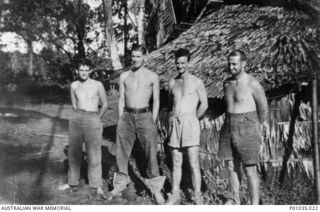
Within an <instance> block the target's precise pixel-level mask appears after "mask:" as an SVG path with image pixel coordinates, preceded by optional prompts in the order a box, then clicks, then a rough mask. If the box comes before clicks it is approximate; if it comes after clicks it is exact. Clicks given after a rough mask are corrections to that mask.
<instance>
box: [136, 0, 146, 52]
mask: <svg viewBox="0 0 320 212" xmlns="http://www.w3.org/2000/svg"><path fill="white" fill-rule="evenodd" d="M145 3H146V1H145V0H139V4H138V5H139V14H138V17H137V23H138V43H139V44H140V45H143V46H145V44H146V41H145V36H144V33H145V30H144V29H145V27H144V25H145Z"/></svg>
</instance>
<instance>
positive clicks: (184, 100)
mask: <svg viewBox="0 0 320 212" xmlns="http://www.w3.org/2000/svg"><path fill="white" fill-rule="evenodd" d="M189 60H190V53H189V51H188V50H186V49H179V50H177V51H176V53H175V61H176V68H177V71H178V76H177V77H176V78H174V79H171V80H170V82H169V102H170V103H169V105H172V113H171V115H170V120H169V121H170V123H169V124H170V141H169V143H168V145H169V146H170V147H171V155H172V161H173V170H172V178H173V186H172V193H171V195H170V196H169V199H168V201H167V204H170V205H172V204H178V203H179V202H180V182H181V176H182V162H183V152H185V153H187V155H188V158H189V160H188V162H189V165H190V168H191V177H192V182H193V187H194V203H195V204H201V191H200V189H201V175H200V166H199V144H200V125H199V121H198V119H199V118H200V117H201V116H202V115H203V114H204V113H205V111H206V109H207V107H208V99H207V94H206V89H205V87H204V84H203V82H202V81H201V79H199V78H198V77H196V76H194V75H192V74H190V73H189V69H188V62H189Z"/></svg>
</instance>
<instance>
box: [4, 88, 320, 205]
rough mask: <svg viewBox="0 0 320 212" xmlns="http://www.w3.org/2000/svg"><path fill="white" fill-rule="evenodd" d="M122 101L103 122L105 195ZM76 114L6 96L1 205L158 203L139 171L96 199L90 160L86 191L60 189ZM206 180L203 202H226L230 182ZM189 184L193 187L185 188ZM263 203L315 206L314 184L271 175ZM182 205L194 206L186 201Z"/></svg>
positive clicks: (112, 100)
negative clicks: (116, 191)
mask: <svg viewBox="0 0 320 212" xmlns="http://www.w3.org/2000/svg"><path fill="white" fill-rule="evenodd" d="M117 98H118V97H117V96H108V101H109V110H108V111H107V113H106V114H105V115H104V118H103V122H104V134H103V144H102V164H103V179H104V185H103V189H104V190H105V191H106V192H108V191H110V190H111V189H112V183H111V180H112V175H113V173H114V172H115V171H116V164H115V157H114V151H115V130H116V122H117V118H116V117H117ZM71 112H72V109H71V106H70V104H68V103H65V104H51V103H43V102H41V101H35V100H34V99H32V98H31V99H30V98H28V97H25V96H19V95H13V94H10V93H6V94H3V95H1V97H0V187H1V190H0V204H54V205H57V204H60V205H61V204H63V205H65V204H70V205H72V204H86V205H90V204H95V205H128V204H133V205H149V204H155V203H154V202H153V200H152V199H151V196H150V193H149V191H148V189H147V188H146V187H145V186H144V185H143V183H142V182H141V180H139V176H135V175H134V174H133V173H134V170H131V174H132V176H131V177H132V179H133V182H134V183H131V184H130V186H129V187H128V189H127V190H126V191H125V192H123V195H122V196H121V197H118V198H115V199H113V200H111V201H109V200H104V199H101V198H97V197H96V196H94V195H91V194H90V192H89V188H88V184H87V180H86V164H85V162H84V163H83V167H82V176H83V179H82V181H81V185H82V186H81V188H80V189H79V190H77V191H63V192H61V191H58V189H57V188H58V186H59V185H61V184H64V183H65V182H66V179H67V157H66V154H65V153H66V146H67V144H68V118H69V115H70V114H71ZM166 168H167V167H166ZM160 169H162V170H160V171H161V173H162V174H164V175H167V176H169V175H170V173H169V172H170V170H168V169H165V168H164V166H162V165H160ZM269 173H270V172H269ZM185 178H187V179H188V177H185ZM189 180H190V179H189ZM203 182H204V184H205V186H204V204H223V201H224V200H225V190H226V179H223V178H219V177H217V176H213V177H212V179H207V180H206V179H204V181H203ZM210 182H211V183H212V184H211V185H209V184H210ZM188 183H189V184H190V182H185V183H183V184H188ZM169 184H170V183H169V182H166V186H165V193H167V192H169V190H170V185H169ZM206 186H207V188H205V187H206ZM208 188H211V189H208ZM261 199H262V200H263V201H262V202H261V203H262V204H268V205H274V204H313V203H314V202H315V200H314V190H313V185H312V183H311V182H310V181H308V180H305V179H304V178H301V176H300V175H299V176H295V177H294V178H292V179H290V181H289V180H288V183H286V184H285V185H282V186H279V185H278V184H277V183H276V182H274V178H272V177H271V178H269V179H265V180H263V181H262V183H261ZM241 203H242V204H247V203H248V195H247V188H246V186H245V183H243V186H242V187H241ZM183 204H192V203H191V201H190V199H189V200H188V198H187V197H185V198H184V201H183Z"/></svg>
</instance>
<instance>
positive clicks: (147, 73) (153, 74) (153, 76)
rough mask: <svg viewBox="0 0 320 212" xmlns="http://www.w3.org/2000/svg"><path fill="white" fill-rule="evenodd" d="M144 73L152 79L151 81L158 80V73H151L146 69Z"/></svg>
mask: <svg viewBox="0 0 320 212" xmlns="http://www.w3.org/2000/svg"><path fill="white" fill-rule="evenodd" d="M144 72H145V73H146V75H147V77H149V78H151V79H158V78H159V76H158V74H157V73H156V72H153V71H150V70H149V69H147V68H144Z"/></svg>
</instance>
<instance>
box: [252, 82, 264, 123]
mask: <svg viewBox="0 0 320 212" xmlns="http://www.w3.org/2000/svg"><path fill="white" fill-rule="evenodd" d="M251 85H252V94H253V98H254V101H255V103H256V107H257V112H258V117H259V121H260V124H262V123H263V122H264V121H265V120H266V119H267V115H268V101H267V97H266V94H265V92H264V89H263V87H262V86H261V84H260V83H259V82H258V81H257V80H253V81H252V83H251Z"/></svg>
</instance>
